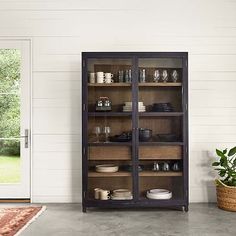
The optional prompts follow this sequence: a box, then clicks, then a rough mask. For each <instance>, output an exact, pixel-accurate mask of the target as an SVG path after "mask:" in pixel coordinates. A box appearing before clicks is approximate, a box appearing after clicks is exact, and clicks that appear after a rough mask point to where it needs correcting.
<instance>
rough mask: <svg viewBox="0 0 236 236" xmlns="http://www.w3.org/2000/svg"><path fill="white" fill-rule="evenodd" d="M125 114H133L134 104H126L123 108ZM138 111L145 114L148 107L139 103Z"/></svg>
mask: <svg viewBox="0 0 236 236" xmlns="http://www.w3.org/2000/svg"><path fill="white" fill-rule="evenodd" d="M123 111H124V112H131V111H132V102H125V105H124V106H123ZM138 111H139V112H145V111H146V107H145V106H144V105H143V102H139V103H138Z"/></svg>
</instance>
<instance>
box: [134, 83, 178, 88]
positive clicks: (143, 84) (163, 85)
mask: <svg viewBox="0 0 236 236" xmlns="http://www.w3.org/2000/svg"><path fill="white" fill-rule="evenodd" d="M138 86H140V87H181V86H182V83H163V82H162V83H139V84H138Z"/></svg>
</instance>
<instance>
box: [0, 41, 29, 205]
mask: <svg viewBox="0 0 236 236" xmlns="http://www.w3.org/2000/svg"><path fill="white" fill-rule="evenodd" d="M1 41H26V42H28V43H29V83H30V84H29V89H30V91H29V95H30V98H29V110H30V112H29V116H30V117H29V120H30V125H29V129H30V132H29V143H30V145H29V148H30V150H29V158H30V170H29V172H30V173H29V176H30V180H29V188H30V189H29V192H30V196H29V199H22V200H21V199H2V201H3V202H30V203H32V202H33V109H32V104H33V70H32V68H33V38H32V37H20V36H17V37H14V36H11V37H8V36H1V37H0V42H1Z"/></svg>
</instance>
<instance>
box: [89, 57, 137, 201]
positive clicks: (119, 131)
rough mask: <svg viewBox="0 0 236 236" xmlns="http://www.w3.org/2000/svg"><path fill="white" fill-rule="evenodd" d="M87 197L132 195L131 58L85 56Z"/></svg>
mask: <svg viewBox="0 0 236 236" xmlns="http://www.w3.org/2000/svg"><path fill="white" fill-rule="evenodd" d="M86 68H87V71H86V77H87V86H86V89H87V102H88V104H87V106H88V117H87V121H88V123H87V140H88V143H87V150H88V155H87V158H88V160H87V163H88V167H87V168H88V183H87V198H88V199H89V200H97V201H99V200H109V201H115V200H131V199H132V198H133V184H132V183H133V181H132V180H133V178H132V173H133V168H134V167H133V165H132V160H133V151H132V142H134V140H133V133H132V129H133V124H132V79H133V76H132V58H88V59H87V61H86Z"/></svg>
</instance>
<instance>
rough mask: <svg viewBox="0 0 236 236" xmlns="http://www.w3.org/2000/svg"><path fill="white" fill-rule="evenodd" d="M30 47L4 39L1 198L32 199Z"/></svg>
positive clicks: (0, 50)
mask: <svg viewBox="0 0 236 236" xmlns="http://www.w3.org/2000/svg"><path fill="white" fill-rule="evenodd" d="M29 76H30V45H29V42H27V41H17V40H15V41H14V40H12V41H4V40H0V85H1V86H0V199H1V198H2V199H4V198H5V199H9V198H10V199H14V198H30V149H29V127H30V77H29Z"/></svg>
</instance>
